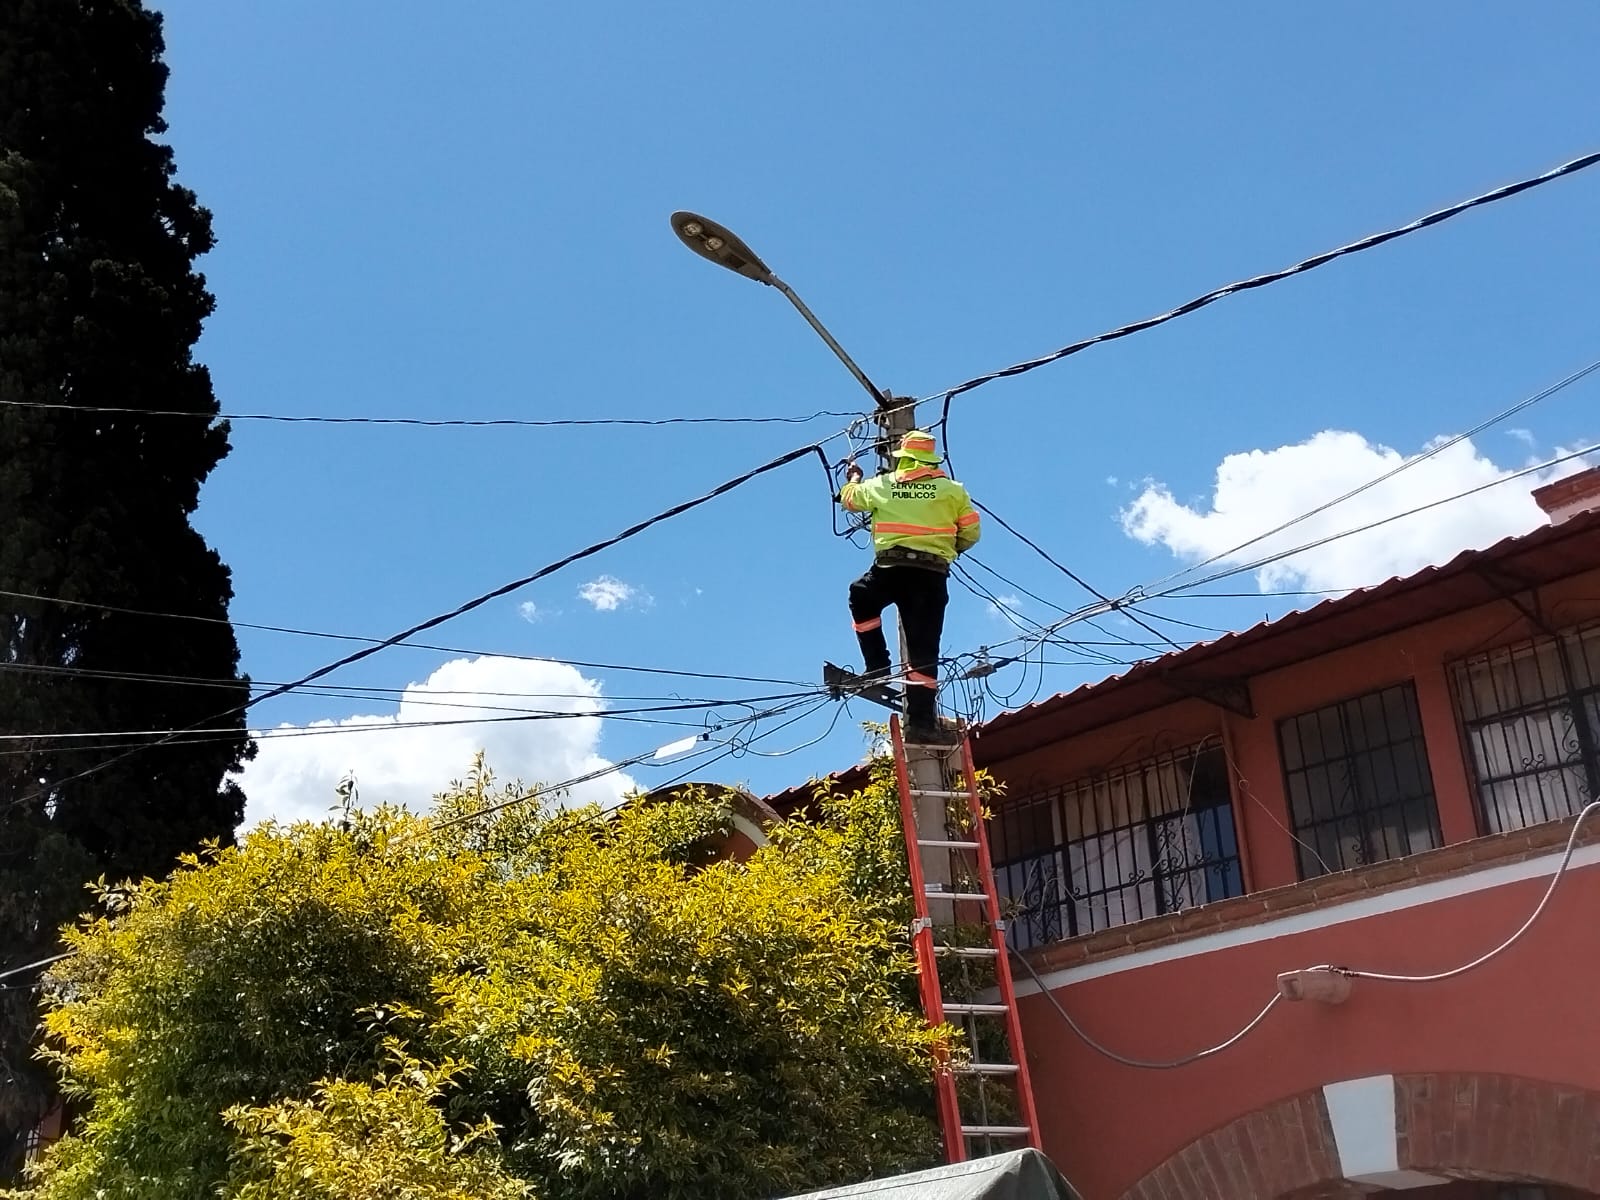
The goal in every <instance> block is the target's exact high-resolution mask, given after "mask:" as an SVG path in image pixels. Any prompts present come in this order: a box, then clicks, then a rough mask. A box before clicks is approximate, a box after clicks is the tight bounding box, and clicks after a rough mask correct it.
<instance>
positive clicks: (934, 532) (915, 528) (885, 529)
mask: <svg viewBox="0 0 1600 1200" xmlns="http://www.w3.org/2000/svg"><path fill="white" fill-rule="evenodd" d="M872 531H873V532H874V533H909V534H910V535H911V536H912V537H936V536H938V535H939V534H941V533H948V534H954V533H955V531H956V527H955V526H954V525H908V524H906V523H905V522H903V521H878V522H876V523H875V524H874V525H873V526H872Z"/></svg>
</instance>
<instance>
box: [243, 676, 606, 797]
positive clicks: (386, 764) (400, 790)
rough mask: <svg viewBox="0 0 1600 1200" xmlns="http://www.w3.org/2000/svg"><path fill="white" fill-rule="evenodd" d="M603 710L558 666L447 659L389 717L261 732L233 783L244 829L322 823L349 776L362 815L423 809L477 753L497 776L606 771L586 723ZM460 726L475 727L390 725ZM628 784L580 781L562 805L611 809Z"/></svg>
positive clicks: (585, 686) (595, 686)
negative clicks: (524, 712) (241, 793)
mask: <svg viewBox="0 0 1600 1200" xmlns="http://www.w3.org/2000/svg"><path fill="white" fill-rule="evenodd" d="M505 693H511V694H510V695H507V694H505ZM471 705H480V706H481V705H489V706H499V707H501V708H512V709H537V710H541V711H552V712H561V713H576V714H580V715H577V716H572V717H558V718H555V719H549V720H531V721H496V722H490V723H478V722H477V721H476V719H478V718H484V717H506V716H513V715H515V714H514V713H510V712H504V711H491V710H486V709H484V708H473V707H467V706H471ZM604 708H605V703H604V701H603V700H602V699H601V698H600V685H599V683H598V682H597V681H595V680H592V679H588V678H585V677H584V676H583V674H581V673H580V672H579V671H578V670H576V669H575V668H573V667H569V666H566V665H564V664H562V663H553V662H544V661H528V660H524V659H512V658H497V657H483V658H471V659H466V658H463V659H455V660H453V661H451V662H447V663H445V664H444V665H443V666H441V667H439V668H438V670H436V671H434V672H433V674H432V675H430V676H428V678H427V679H426V680H425V681H423V682H422V683H413V684H410V685H409V686H408V687H407V688H406V690H405V693H404V694H403V696H402V697H401V698H400V700H399V705H398V708H397V709H396V710H395V711H394V712H389V713H377V714H372V715H352V716H349V717H344V718H341V719H340V720H337V721H315V722H312V723H311V724H310V725H306V726H292V725H280V726H278V727H277V729H275V730H272V731H268V732H269V733H270V734H271V735H272V736H267V737H262V738H260V739H259V740H258V745H259V752H258V753H257V755H256V757H255V760H254V761H253V762H251V763H250V764H249V765H248V766H246V768H245V770H244V776H243V779H242V781H241V782H242V785H243V787H244V790H245V795H246V797H247V798H248V803H247V805H246V809H245V826H246V827H248V826H251V825H254V824H255V823H256V822H258V821H261V820H265V819H268V818H273V819H276V820H279V821H295V820H302V819H308V820H322V819H323V818H325V817H327V816H328V815H329V813H330V806H332V805H333V804H334V803H335V797H334V787H335V786H336V785H337V783H338V781H339V780H340V778H341V777H343V776H344V775H345V774H346V773H347V772H352V771H353V772H354V773H355V777H356V785H357V788H358V790H359V792H360V800H361V806H362V807H363V808H369V807H374V806H376V805H379V804H386V803H387V804H404V805H407V806H408V807H410V808H411V809H412V810H413V811H423V810H426V809H427V808H429V807H430V806H431V803H432V800H433V796H434V794H435V793H437V792H439V791H441V790H443V788H444V787H445V786H446V785H447V784H448V783H449V782H450V781H451V780H452V779H460V778H463V777H464V776H465V774H466V772H467V770H468V769H469V768H470V767H471V765H472V759H473V756H474V755H475V754H476V753H477V752H478V751H479V750H480V749H481V750H483V751H484V752H485V754H486V756H487V761H488V765H489V767H490V769H491V770H493V771H494V773H495V775H496V776H497V777H498V778H500V779H521V780H523V781H524V782H525V783H558V782H560V781H561V780H563V779H571V778H574V777H576V776H578V775H583V774H586V773H588V772H590V771H594V770H597V769H600V768H602V767H606V766H609V765H610V764H609V762H608V761H607V760H606V759H605V758H603V757H601V756H600V754H599V753H598V746H599V741H600V729H601V725H602V723H603V722H602V720H601V718H600V717H599V716H598V715H597V714H599V713H600V712H602V711H603V710H604ZM463 719H468V720H474V723H472V724H453V725H434V726H432V727H418V728H399V727H398V726H403V725H409V724H411V723H413V722H419V721H429V722H432V721H461V720H463ZM279 731H284V732H285V733H288V734H303V736H283V735H282V734H280V732H279ZM633 786H634V785H633V781H632V780H631V779H630V778H629V777H628V776H627V775H624V774H622V773H621V772H617V773H614V774H611V775H605V776H602V777H600V778H599V779H596V780H593V781H591V782H589V783H584V784H579V785H578V786H576V787H575V788H573V789H572V799H573V801H574V802H577V803H586V802H589V801H594V802H597V803H602V804H604V803H610V802H613V801H615V800H617V799H619V798H620V797H621V796H622V795H623V794H624V793H625V792H627V791H629V790H631V789H632V788H633Z"/></svg>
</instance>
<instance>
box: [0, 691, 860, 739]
mask: <svg viewBox="0 0 1600 1200" xmlns="http://www.w3.org/2000/svg"><path fill="white" fill-rule="evenodd" d="M819 695H821V689H820V688H816V689H812V690H810V691H807V692H801V693H789V694H784V695H773V696H755V697H751V698H750V699H748V700H699V701H693V702H686V703H679V704H661V705H655V706H652V707H648V708H623V709H601V710H599V711H596V712H571V711H567V710H562V709H549V710H544V711H539V710H530V711H526V712H520V713H516V714H514V715H511V716H500V717H458V718H441V719H438V720H429V721H381V720H380V721H372V722H368V723H365V724H359V725H354V724H352V725H329V726H321V725H316V726H310V727H305V728H301V727H291V728H289V729H283V728H269V729H258V730H249V731H248V733H249V736H250V737H252V738H273V737H316V736H321V735H325V734H331V733H361V732H368V731H383V730H395V729H437V728H440V727H444V726H454V725H498V724H506V723H511V724H515V723H520V722H527V721H555V720H573V719H578V718H585V717H588V718H594V719H597V720H606V719H608V718H617V719H620V718H622V717H627V716H637V715H639V714H641V713H658V712H689V711H693V710H700V709H710V708H724V707H728V706H730V705H740V706H748V705H750V704H751V703H754V702H763V703H764V702H767V701H771V700H792V699H802V700H808V699H811V698H813V697H816V696H819ZM821 698H822V699H824V700H826V699H828V697H827V696H826V695H821ZM657 723H659V724H668V722H651V724H657ZM208 734H209V735H217V736H221V737H237V736H238V734H239V731H238V730H236V729H228V728H225V727H224V728H220V729H200V728H195V727H194V726H188V727H185V728H182V729H117V730H103V731H101V730H88V731H85V730H73V731H67V732H58V733H0V742H34V741H52V740H54V741H66V740H74V739H79V738H99V737H107V738H109V737H125V738H130V737H137V738H150V737H183V738H184V739H185V740H187V739H188V738H189V736H190V735H194V736H195V737H197V738H198V737H200V736H202V735H208Z"/></svg>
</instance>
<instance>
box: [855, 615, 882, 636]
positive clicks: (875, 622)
mask: <svg viewBox="0 0 1600 1200" xmlns="http://www.w3.org/2000/svg"><path fill="white" fill-rule="evenodd" d="M852 624H853V628H854V629H855V631H856V632H857V633H871V632H872V631H873V630H874V629H882V628H883V618H882V617H873V618H872V620H870V621H855V622H853V623H852Z"/></svg>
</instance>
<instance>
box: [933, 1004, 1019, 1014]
mask: <svg viewBox="0 0 1600 1200" xmlns="http://www.w3.org/2000/svg"><path fill="white" fill-rule="evenodd" d="M944 1010H945V1012H947V1013H957V1014H960V1015H962V1016H974V1017H982V1016H1003V1015H1004V1014H1006V1013H1008V1012H1010V1011H1011V1010H1010V1009H1009V1008H1007V1007H1006V1006H1005V1005H1004V1004H946V1005H945V1006H944Z"/></svg>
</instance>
